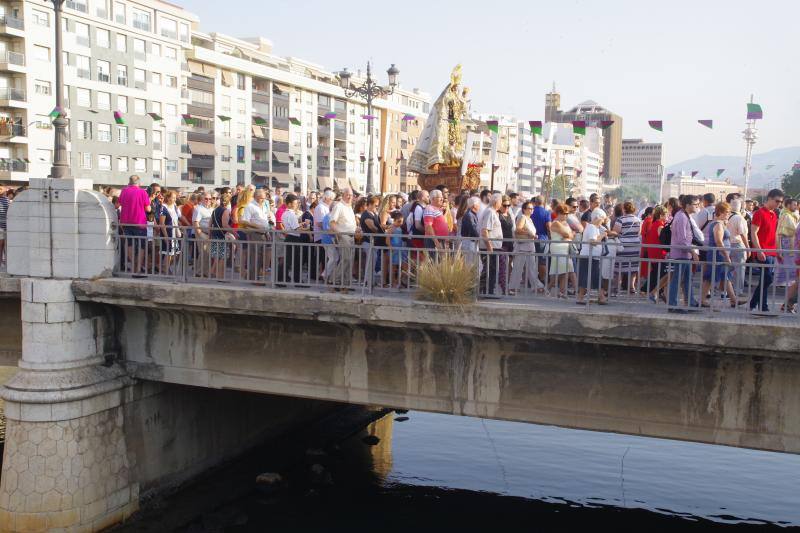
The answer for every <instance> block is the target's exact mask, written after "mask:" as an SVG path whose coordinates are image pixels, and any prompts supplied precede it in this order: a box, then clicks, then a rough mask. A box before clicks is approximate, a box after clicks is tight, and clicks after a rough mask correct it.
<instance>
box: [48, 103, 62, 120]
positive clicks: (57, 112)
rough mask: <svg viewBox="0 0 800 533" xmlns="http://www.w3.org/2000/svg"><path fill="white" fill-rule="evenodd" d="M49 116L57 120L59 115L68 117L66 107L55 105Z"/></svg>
mask: <svg viewBox="0 0 800 533" xmlns="http://www.w3.org/2000/svg"><path fill="white" fill-rule="evenodd" d="M49 116H50V119H52V120H55V119H57V118H58V117H62V118H63V117H66V115H65V114H64V109H63V108H61V107H59V106H56V107H54V108H53V110H52V111H50V115H49Z"/></svg>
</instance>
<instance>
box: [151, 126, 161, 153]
mask: <svg viewBox="0 0 800 533" xmlns="http://www.w3.org/2000/svg"><path fill="white" fill-rule="evenodd" d="M153 150H161V131H160V130H153Z"/></svg>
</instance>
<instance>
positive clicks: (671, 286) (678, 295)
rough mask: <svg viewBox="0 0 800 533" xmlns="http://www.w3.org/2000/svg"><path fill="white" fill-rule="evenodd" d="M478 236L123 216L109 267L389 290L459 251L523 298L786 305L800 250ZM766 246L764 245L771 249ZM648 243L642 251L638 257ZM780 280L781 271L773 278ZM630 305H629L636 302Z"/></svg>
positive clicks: (694, 306) (481, 288) (485, 280)
mask: <svg viewBox="0 0 800 533" xmlns="http://www.w3.org/2000/svg"><path fill="white" fill-rule="evenodd" d="M494 244H495V245H496V246H495V247H494V249H491V250H490V249H488V243H487V242H486V241H485V240H483V239H469V238H456V237H435V238H433V237H425V236H417V235H406V234H365V235H361V234H360V233H359V234H335V233H331V232H322V231H306V230H296V231H294V232H292V231H278V230H266V231H254V230H241V229H213V228H211V229H209V228H206V229H202V230H201V231H200V232H197V231H196V230H195V229H194V228H188V227H182V228H169V227H162V226H159V225H158V224H157V223H154V224H153V225H151V226H148V227H145V226H123V227H121V228H120V231H119V233H118V235H117V265H116V267H115V270H114V275H115V276H120V277H130V276H134V275H137V276H138V275H142V276H147V277H151V278H155V279H166V280H170V281H174V282H196V281H223V282H230V283H241V284H255V285H264V286H268V287H277V288H284V287H286V288H297V289H317V290H331V289H336V290H348V291H358V292H361V293H363V294H372V295H378V296H379V295H392V294H394V295H396V294H397V293H411V292H416V291H418V290H419V285H418V279H417V276H416V272H417V270H418V268H419V266H420V265H421V264H422V263H424V262H426V261H437V260H439V259H440V258H442V257H445V256H448V255H449V256H454V255H456V254H457V255H458V257H460V259H459V261H463V262H464V265H465V266H466V267H467V268H471V269H472V275H473V276H474V281H473V283H472V285H471V286H470V287H461V289H462V290H464V289H467V290H469V292H470V293H471V294H473V295H474V297H475V298H478V299H485V300H504V301H513V302H520V303H537V302H538V303H545V302H550V303H553V304H554V303H555V302H560V303H561V304H567V303H574V304H579V305H582V306H587V307H590V306H591V307H593V306H594V305H608V304H612V305H625V306H626V309H628V310H631V309H635V308H636V307H635V306H636V305H640V306H642V307H641V309H642V310H645V311H646V310H647V309H651V311H652V310H656V309H662V310H667V311H669V312H673V313H690V312H692V313H693V312H707V313H712V312H713V313H723V314H726V313H728V314H729V313H735V314H741V313H755V314H759V315H767V316H780V315H791V316H795V315H794V314H793V313H794V311H795V310H796V304H797V285H798V280H800V264H798V263H795V261H796V260H797V258H798V257H800V252H797V251H795V250H776V251H773V252H774V253H775V254H776V255H775V256H766V257H765V258H763V260H761V259H762V258H761V256H760V253H761V252H762V251H761V250H756V249H747V248H731V249H723V248H714V247H699V248H695V249H693V251H692V253H697V252H699V253H700V254H701V257H702V259H697V258H695V257H694V256H693V257H692V258H691V259H683V258H673V257H668V254H669V256H673V255H675V256H677V252H689V251H690V249H689V248H685V249H684V248H681V249H679V248H677V247H670V246H662V245H644V246H642V247H637V248H636V249H635V250H632V249H630V247H629V248H627V249H626V247H625V246H624V245H622V244H620V243H619V242H616V241H610V242H603V243H599V244H594V243H587V242H577V241H576V242H573V241H538V240H521V239H497V240H496V241H494ZM773 252H768V253H773ZM642 254H644V255H645V256H647V257H642ZM775 280H780V283H775V282H773V281H775ZM631 306H634V307H631Z"/></svg>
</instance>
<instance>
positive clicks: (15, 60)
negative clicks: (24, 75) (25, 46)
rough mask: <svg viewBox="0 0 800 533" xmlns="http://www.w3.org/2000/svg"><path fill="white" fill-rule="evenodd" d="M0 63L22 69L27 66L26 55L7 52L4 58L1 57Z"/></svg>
mask: <svg viewBox="0 0 800 533" xmlns="http://www.w3.org/2000/svg"><path fill="white" fill-rule="evenodd" d="M0 61H2V62H3V63H8V64H10V65H18V66H20V67H24V66H25V54H23V53H22V52H6V53H5V54H3V55H2V56H0Z"/></svg>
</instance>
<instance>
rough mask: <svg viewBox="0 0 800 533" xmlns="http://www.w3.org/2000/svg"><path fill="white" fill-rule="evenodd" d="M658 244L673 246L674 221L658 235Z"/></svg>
mask: <svg viewBox="0 0 800 533" xmlns="http://www.w3.org/2000/svg"><path fill="white" fill-rule="evenodd" d="M658 242H660V243H661V244H663V245H664V246H669V245H670V244H672V221H670V223H669V224H667V225H665V226H664V227H663V228H661V233H659V234H658Z"/></svg>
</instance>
